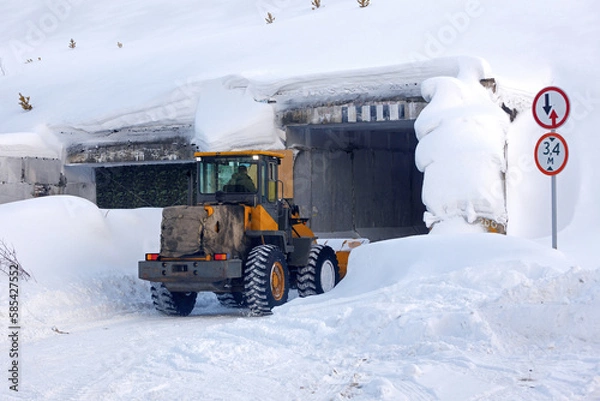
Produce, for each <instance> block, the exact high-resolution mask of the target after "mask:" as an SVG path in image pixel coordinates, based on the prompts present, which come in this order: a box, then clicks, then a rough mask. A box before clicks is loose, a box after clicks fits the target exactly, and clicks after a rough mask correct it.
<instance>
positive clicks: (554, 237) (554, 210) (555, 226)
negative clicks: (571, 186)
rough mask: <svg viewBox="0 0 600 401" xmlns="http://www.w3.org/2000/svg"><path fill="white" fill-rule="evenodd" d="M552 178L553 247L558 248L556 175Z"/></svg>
mask: <svg viewBox="0 0 600 401" xmlns="http://www.w3.org/2000/svg"><path fill="white" fill-rule="evenodd" d="M551 180H552V248H554V249H558V221H557V220H558V218H557V212H556V209H557V208H556V175H553V176H552V177H551Z"/></svg>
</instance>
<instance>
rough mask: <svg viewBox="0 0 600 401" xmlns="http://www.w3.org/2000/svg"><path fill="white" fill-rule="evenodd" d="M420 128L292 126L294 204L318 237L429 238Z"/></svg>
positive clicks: (406, 123)
mask: <svg viewBox="0 0 600 401" xmlns="http://www.w3.org/2000/svg"><path fill="white" fill-rule="evenodd" d="M416 146H417V139H416V136H415V132H414V120H400V121H384V122H368V123H352V124H345V123H339V124H326V125H296V126H294V125H288V126H287V147H288V148H292V149H296V150H297V151H298V154H297V156H296V160H295V164H294V198H295V202H296V204H298V205H300V207H301V211H302V215H305V216H309V217H310V218H311V220H310V225H311V228H312V229H313V231H315V232H317V233H318V234H319V236H320V237H322V238H325V237H332V236H337V235H343V236H357V235H360V236H361V237H365V238H369V239H370V240H371V241H376V240H381V239H389V238H395V237H401V236H408V235H415V234H421V233H426V232H427V229H426V227H425V224H424V223H423V213H424V211H425V206H424V205H423V203H422V202H421V188H422V184H423V176H422V173H421V172H419V171H418V170H417V168H416V167H415V156H414V155H415V148H416Z"/></svg>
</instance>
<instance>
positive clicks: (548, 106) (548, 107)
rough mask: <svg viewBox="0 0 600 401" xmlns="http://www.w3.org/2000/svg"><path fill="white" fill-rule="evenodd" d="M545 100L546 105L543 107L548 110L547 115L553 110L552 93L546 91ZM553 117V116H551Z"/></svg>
mask: <svg viewBox="0 0 600 401" xmlns="http://www.w3.org/2000/svg"><path fill="white" fill-rule="evenodd" d="M544 101H545V103H546V104H545V105H544V107H543V109H544V111H545V112H546V115H548V114H549V113H550V110H552V106H550V94H549V93H546V94H544ZM550 118H552V117H550Z"/></svg>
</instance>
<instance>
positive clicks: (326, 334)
mask: <svg viewBox="0 0 600 401" xmlns="http://www.w3.org/2000/svg"><path fill="white" fill-rule="evenodd" d="M413 3H414V4H413ZM413 3H410V2H399V1H395V0H378V1H373V2H372V4H371V5H370V6H369V7H367V8H364V9H361V8H359V7H358V6H357V4H356V2H354V1H347V0H328V1H323V6H322V7H321V8H320V9H317V10H311V9H310V3H309V2H308V0H306V1H300V0H298V1H296V0H257V1H247V0H229V1H223V2H202V3H201V4H199V3H198V2H197V1H192V0H182V1H180V2H178V3H177V6H176V7H175V6H173V5H172V4H167V3H165V2H163V1H159V0H147V1H145V2H140V1H139V0H120V1H118V2H117V1H114V0H107V1H104V2H102V4H101V5H100V4H96V3H93V2H89V1H85V0H51V1H41V0H38V1H32V2H29V3H27V4H22V2H21V3H18V4H17V3H16V2H8V1H6V2H2V3H1V4H0V14H1V15H3V16H5V18H4V20H3V24H2V25H0V86H1V87H2V91H0V105H1V107H0V154H1V155H2V156H10V157H61V152H62V148H63V147H64V146H68V145H69V144H70V143H72V142H73V141H78V140H88V139H90V138H91V139H94V138H96V137H97V133H99V132H105V131H107V130H111V129H116V128H122V127H147V126H151V127H152V126H154V127H162V126H166V125H172V124H182V125H185V124H194V122H195V121H196V122H197V124H195V125H196V130H195V131H194V135H195V136H196V138H197V139H198V140H199V141H204V142H203V143H204V145H206V146H207V147H208V146H211V147H212V146H214V147H215V148H224V147H230V148H231V147H234V146H235V145H239V144H253V145H254V144H257V145H258V144H268V143H271V144H272V146H273V147H277V146H280V133H279V132H277V130H276V129H271V130H266V131H265V130H263V127H265V125H264V124H265V123H266V122H267V120H268V119H269V118H270V116H272V114H270V113H272V111H271V110H269V109H268V107H267V103H265V102H266V101H268V100H269V98H270V96H271V95H273V94H274V93H276V92H277V91H280V99H281V100H284V101H285V100H286V96H287V99H291V98H294V97H296V96H297V94H298V93H300V94H301V93H302V91H303V90H304V83H306V82H310V83H311V84H313V85H315V86H314V87H316V88H317V89H318V90H316V91H314V92H306V93H305V95H306V98H310V97H311V96H315V97H318V98H322V99H323V101H326V100H327V96H328V94H327V89H328V87H329V85H328V83H330V85H331V88H333V91H335V92H336V93H343V92H344V91H345V90H346V89H347V88H348V86H350V87H353V85H360V84H361V80H364V81H365V82H364V83H365V85H366V87H368V88H370V87H371V85H374V86H373V87H374V88H375V90H381V91H384V88H385V87H386V83H388V82H389V81H394V78H393V76H394V74H398V75H399V76H398V79H399V81H401V82H404V80H406V82H412V81H413V80H414V79H413V78H423V77H426V78H429V77H436V76H440V77H444V78H433V79H432V80H430V81H425V83H424V84H423V85H422V86H421V87H420V88H419V89H420V90H421V91H422V93H423V95H424V96H429V95H431V100H432V103H431V105H430V108H428V109H426V111H425V112H424V114H422V115H423V118H422V119H421V120H420V122H419V124H422V126H421V127H420V128H419V130H421V129H422V131H420V135H424V136H423V138H422V140H426V139H427V138H432V137H433V136H436V135H439V136H444V137H446V136H447V137H448V140H449V141H450V142H452V141H451V138H454V137H455V136H457V135H458V136H461V135H465V136H468V137H469V138H470V139H473V138H477V139H476V140H473V142H474V143H473V146H477V149H478V150H481V149H483V150H484V151H485V152H486V153H485V154H486V155H487V156H486V158H489V157H490V155H491V157H492V158H491V159H490V160H491V162H490V163H489V164H485V163H482V160H481V159H479V158H473V159H469V160H466V161H465V163H466V165H465V166H464V167H465V169H464V170H460V169H459V168H458V167H457V170H456V171H455V173H458V172H459V171H463V172H465V173H464V174H465V176H464V177H462V178H464V180H462V179H461V176H460V175H452V174H450V171H447V174H444V173H443V171H444V170H445V167H440V168H439V170H438V173H439V175H438V174H434V175H433V176H435V177H436V178H432V179H433V180H435V182H436V183H437V184H436V185H443V186H444V188H445V189H444V191H443V192H444V193H441V192H442V191H441V190H440V191H435V190H430V189H427V192H426V194H425V195H426V197H427V196H428V194H429V195H431V196H429V197H428V199H429V200H432V209H431V210H432V211H434V212H435V216H439V215H442V213H447V217H451V216H453V215H457V214H460V215H462V214H463V213H465V214H466V215H467V217H468V216H470V215H471V214H470V213H471V212H472V211H473V210H478V211H481V209H479V208H481V207H482V205H483V204H481V203H477V202H473V201H472V199H478V198H477V197H475V195H477V190H478V189H479V188H480V184H481V183H482V182H484V183H488V184H489V181H488V180H489V179H490V177H491V176H494V175H495V174H497V173H498V172H499V171H502V169H504V168H506V173H507V183H506V197H507V201H506V211H503V209H502V207H500V205H499V204H496V203H493V202H492V203H490V204H489V205H485V206H486V207H488V208H489V209H487V210H488V211H489V213H490V216H496V217H498V218H502V216H504V214H503V213H505V214H506V215H507V216H508V234H509V235H508V236H498V235H492V234H481V233H462V232H463V231H466V230H464V225H461V224H460V223H458V224H457V223H456V220H455V219H451V218H449V219H448V220H447V221H448V222H449V223H448V224H447V225H445V226H444V227H442V228H441V229H437V230H436V234H435V235H427V236H420V237H413V238H406V239H398V240H391V241H385V242H377V243H371V244H366V243H365V244H362V245H360V246H358V247H356V248H354V249H353V250H352V253H351V257H350V261H349V266H348V275H347V276H346V278H345V279H344V280H343V281H342V282H341V283H340V285H339V286H338V287H336V288H335V289H334V290H333V291H331V292H330V293H328V294H324V295H322V296H318V297H312V298H305V299H300V298H295V299H293V300H292V301H291V302H289V303H288V304H286V305H284V306H282V307H280V308H277V309H276V310H275V313H274V314H273V315H272V316H269V317H266V318H259V319H257V318H248V317H247V316H246V315H245V312H244V311H243V310H241V311H238V310H233V311H232V310H230V309H225V308H223V307H221V306H219V304H218V302H217V301H216V299H215V297H214V296H213V295H212V294H202V295H201V296H200V297H199V300H198V303H197V306H196V309H195V311H194V312H193V314H192V316H190V317H188V318H182V319H176V318H169V317H164V316H160V315H159V314H158V313H157V312H155V311H154V310H153V308H152V305H151V302H150V299H149V288H148V284H147V283H145V282H142V281H141V280H138V279H137V278H136V275H137V261H138V260H139V259H140V258H141V257H142V256H143V254H144V253H145V252H150V251H155V250H156V249H157V248H158V243H159V235H160V234H159V231H160V210H157V209H139V210H127V211H126V210H110V211H108V210H99V209H98V208H96V206H94V205H93V204H92V203H90V202H87V201H85V200H82V199H78V198H73V197H68V196H64V197H53V198H42V199H36V200H28V201H22V202H15V203H10V204H4V205H0V221H1V222H2V224H1V226H0V239H3V240H4V241H5V242H6V243H7V244H9V245H11V246H14V249H15V250H16V252H17V255H18V258H19V260H20V261H21V263H22V265H23V267H24V268H25V269H27V270H28V271H29V272H30V273H31V274H32V276H33V277H34V278H33V279H32V280H30V281H24V280H21V281H20V283H19V284H20V305H21V310H20V313H21V322H20V323H21V326H22V330H21V332H20V335H21V336H20V351H21V353H20V359H19V361H20V367H21V371H20V386H19V393H18V394H15V393H14V392H12V391H9V389H8V384H7V382H6V381H5V384H4V385H3V386H2V387H0V392H1V394H2V398H3V399H47V400H65V399H86V400H94V399H103V400H104V399H115V400H120V399H122V400H125V399H127V400H131V399H140V400H141V399H157V400H158V399H173V398H179V399H215V400H218V399H223V400H225V399H227V400H231V399H267V400H270V399H273V400H275V399H277V400H332V399H333V400H345V399H357V400H448V401H450V400H482V399H485V400H569V401H571V400H596V399H600V357H599V355H600V344H599V342H598V333H599V332H600V323H598V322H600V312H599V311H600V302H599V301H600V269H598V267H600V263H599V262H598V252H597V250H596V248H597V246H598V243H600V235H599V234H598V230H597V227H596V226H597V223H598V222H599V221H600V209H598V207H597V205H598V203H599V202H600V191H599V189H598V185H597V183H598V182H600V174H599V172H598V169H597V163H596V160H597V158H596V153H597V152H596V149H598V148H599V147H600V139H599V137H598V135H596V127H597V126H599V125H600V115H599V114H598V113H597V108H598V104H599V100H598V93H600V87H599V86H598V83H597V79H595V75H596V73H597V65H598V62H600V50H599V48H598V46H597V38H598V37H599V34H600V32H599V31H600V24H599V23H598V22H599V21H598V19H599V18H598V16H599V15H600V13H598V11H600V10H599V9H598V4H597V3H596V2H593V1H591V0H583V1H579V2H576V3H573V2H566V1H559V2H554V3H552V4H549V3H548V2H542V1H541V0H534V1H530V2H526V3H523V2H519V1H517V0H509V1H505V2H502V3H501V4H495V3H493V2H488V1H483V0H481V1H477V0H466V1H459V0H452V1H446V2H443V3H440V2H436V1H434V0H425V1H419V2H413ZM267 12H271V13H273V14H274V15H275V17H276V20H275V22H274V23H273V24H269V25H268V24H266V23H265V22H264V17H265V16H266V13H267ZM6 16H8V17H6ZM348 27H351V29H349V28H348ZM71 38H74V40H75V41H76V42H77V47H76V48H75V49H69V48H68V47H67V44H68V42H69V40H70V39H71ZM117 41H119V42H122V43H123V47H122V48H119V47H117V45H116V42H117ZM38 57H39V58H41V60H39V59H38ZM27 59H32V62H30V63H25V60H27ZM477 60H479V61H477ZM476 61H477V62H476ZM465 63H467V64H465ZM411 66H412V68H411ZM482 66H483V67H482ZM353 72H356V73H353ZM480 76H485V77H493V78H495V79H496V80H497V83H498V96H499V97H501V98H502V100H503V101H505V102H506V103H507V105H508V106H509V107H511V108H513V107H516V108H518V109H519V110H522V111H521V113H520V114H519V115H518V116H517V118H516V120H515V121H514V122H513V123H511V124H509V125H508V127H505V126H504V125H503V124H504V123H503V122H502V121H501V120H502V118H500V116H499V115H498V114H497V113H496V111H494V110H495V109H493V107H492V105H493V103H492V101H491V100H490V97H489V94H488V93H487V92H484V90H483V89H482V88H479V87H478V86H477V85H472V80H473V79H474V78H478V77H480ZM228 77H229V78H228ZM230 77H235V79H233V80H232V79H230ZM348 80H350V81H351V82H347V81H348ZM419 82H420V81H419ZM238 83H241V85H237V84H238ZM547 85H556V86H559V87H561V88H563V89H564V90H565V91H566V93H567V94H568V95H569V97H570V100H571V103H572V110H571V117H570V119H569V121H568V122H567V124H566V125H565V126H564V127H561V128H560V129H559V130H558V132H559V133H561V134H562V135H563V136H564V137H565V138H566V139H567V141H568V143H569V146H570V150H571V152H570V154H571V157H570V160H569V164H568V165H567V167H566V169H565V170H564V171H563V172H562V173H561V174H560V175H559V177H558V180H557V181H558V195H559V229H560V232H559V241H558V244H559V250H552V249H551V248H550V239H549V234H550V219H549V216H550V210H549V208H550V198H549V192H550V183H549V179H548V177H546V176H543V175H542V174H541V173H540V172H539V171H537V169H536V168H535V165H534V164H533V160H532V159H533V158H532V153H533V145H534V144H535V142H536V140H537V139H538V138H539V136H540V135H541V134H543V133H544V130H542V129H540V128H539V127H538V126H537V125H536V124H535V122H534V121H533V118H532V116H531V113H530V112H529V107H530V104H531V101H532V100H533V97H534V96H535V94H536V93H537V91H538V90H539V89H541V88H542V87H544V86H547ZM19 92H21V93H23V94H24V95H25V96H30V97H31V103H32V105H33V109H32V110H31V111H30V112H25V111H23V110H21V109H20V107H19V106H18V93H19ZM452 96H458V97H459V98H460V99H463V100H464V103H462V105H463V107H455V108H447V106H448V105H449V103H451V104H452V105H453V104H454V103H455V102H454V101H452V99H451V98H450V97H452ZM486 96H487V97H486ZM211 97H213V98H214V99H217V100H218V99H220V101H221V104H226V105H227V107H230V109H231V110H237V113H233V114H232V115H234V116H236V118H239V120H236V121H234V120H233V119H232V120H228V119H227V118H223V114H222V113H224V112H225V111H224V110H221V109H219V110H211V109H210V108H209V107H207V105H211V104H212V103H211V101H210V99H211ZM251 99H255V100H258V102H256V104H255V103H251ZM250 104H252V105H253V106H249V105H250ZM246 107H248V109H247V108H246ZM240 109H242V110H240ZM250 110H252V112H247V113H246V112H245V111H250ZM457 113H458V114H457ZM199 115H200V116H206V117H207V118H200V119H198V116H199ZM460 115H468V116H469V117H473V118H472V119H469V120H468V121H466V119H465V118H462V119H461V118H460V117H458V118H457V116H460ZM211 116H215V117H219V118H217V119H215V120H212V119H209V118H208V117H211ZM255 117H256V119H254V118H255ZM503 118H506V117H503ZM199 120H202V121H199ZM440 121H447V122H448V124H449V125H448V126H446V123H444V124H441V125H439V122H440ZM246 124H250V125H253V127H254V129H253V130H252V131H251V132H252V135H249V137H245V136H241V135H240V129H239V127H240V126H242V125H246ZM477 124H479V126H481V127H485V128H484V129H485V130H489V133H490V135H489V136H486V137H485V138H482V137H481V136H480V135H479V136H476V135H475V134H476V133H477V132H478V131H479V130H480V128H475V125H477ZM271 128H273V127H271ZM64 132H74V133H76V134H77V135H69V134H65V133H64ZM259 134H260V135H259ZM425 134H426V135H425ZM503 136H505V137H506V138H507V140H508V149H507V154H506V160H503V159H502V157H503V153H502V154H500V152H499V151H498V144H499V142H500V141H501V140H502V138H503ZM445 139H446V138H445ZM445 139H444V140H442V142H441V143H440V144H438V142H437V141H436V143H435V144H431V146H430V147H429V149H426V148H425V145H423V148H422V149H420V150H419V156H421V157H422V158H421V159H420V160H419V163H420V164H422V167H427V166H428V167H427V168H430V167H431V166H435V165H436V164H438V165H441V164H442V163H448V164H447V165H448V166H456V160H455V159H450V158H448V157H446V155H445V154H442V155H441V156H440V153H441V152H440V149H439V148H437V147H438V146H441V144H447V142H445ZM422 143H424V142H422ZM204 145H203V146H204ZM451 145H452V144H451V143H450V144H448V146H451ZM419 146H420V147H421V145H419ZM423 149H424V150H423ZM451 149H452V150H454V151H455V152H456V153H460V152H462V151H464V150H466V149H464V148H462V147H457V146H452V147H451ZM421 152H422V153H421ZM484 159H485V158H484ZM444 165H446V164H444ZM467 165H468V166H467ZM476 166H483V167H476ZM459 167H461V166H459ZM448 170H450V169H448ZM440 171H441V172H440ZM474 171H475V172H477V173H478V174H481V176H478V175H475V174H472V173H473V172H474ZM463 183H464V184H465V185H467V184H469V185H468V189H469V194H468V196H467V197H465V196H464V194H462V193H459V192H457V191H456V187H457V186H462V185H463ZM434 187H435V185H434ZM487 189H489V188H487ZM489 190H490V191H491V189H489ZM446 195H450V196H452V197H453V198H452V199H455V200H460V201H467V203H468V201H470V202H471V205H468V204H467V203H465V202H463V203H460V202H455V203H449V205H450V208H448V207H447V206H448V204H445V203H444V202H446V201H445V200H444V199H446V198H444V196H446ZM459 196H462V197H459ZM490 199H491V200H494V199H495V198H489V197H488V198H486V200H487V201H490ZM439 210H442V211H441V212H439ZM459 233H460V234H459ZM4 283H5V285H4V286H2V287H0V305H2V306H0V319H1V320H2V321H3V322H4V325H5V330H6V331H8V329H7V328H8V325H9V324H8V306H7V305H8V301H9V292H8V283H7V282H6V281H4ZM53 329H54V330H53ZM67 333H68V334H67ZM8 340H9V339H8V336H6V335H5V336H2V337H1V340H0V350H3V351H0V353H1V354H2V355H3V356H2V357H0V360H1V361H2V362H1V364H2V366H5V368H4V369H7V367H8V366H9V365H8V364H9V363H10V361H9V359H8V350H9V345H10V344H9V341H8ZM5 375H6V377H8V372H6V371H5Z"/></svg>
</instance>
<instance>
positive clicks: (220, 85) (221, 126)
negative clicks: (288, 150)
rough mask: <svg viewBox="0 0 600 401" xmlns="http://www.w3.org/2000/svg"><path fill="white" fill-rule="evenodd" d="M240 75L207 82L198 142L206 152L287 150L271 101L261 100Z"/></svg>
mask: <svg viewBox="0 0 600 401" xmlns="http://www.w3.org/2000/svg"><path fill="white" fill-rule="evenodd" d="M231 81H233V82H237V81H239V78H237V79H233V78H226V79H217V80H214V81H209V82H206V83H205V85H203V87H202V90H201V92H200V93H201V94H200V99H199V101H198V108H197V111H196V120H195V131H196V136H195V138H194V141H195V143H196V145H197V146H198V148H199V149H200V150H202V151H227V150H244V149H284V148H285V146H284V145H283V141H282V137H283V132H282V131H281V130H279V129H277V128H276V127H275V111H274V109H273V107H271V105H270V104H267V103H259V102H257V101H256V100H255V99H254V97H253V96H252V94H251V93H250V91H249V90H248V89H247V85H244V86H243V87H241V88H236V87H231V85H230V83H231Z"/></svg>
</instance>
